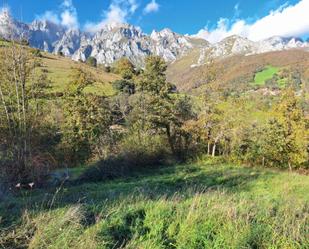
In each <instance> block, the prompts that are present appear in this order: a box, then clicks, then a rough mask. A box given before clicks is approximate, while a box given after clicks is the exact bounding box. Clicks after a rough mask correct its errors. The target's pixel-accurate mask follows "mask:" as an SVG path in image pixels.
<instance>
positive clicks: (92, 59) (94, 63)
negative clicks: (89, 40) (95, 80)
mask: <svg viewBox="0 0 309 249" xmlns="http://www.w3.org/2000/svg"><path fill="white" fill-rule="evenodd" d="M86 64H88V65H89V66H92V67H97V59H96V58H95V57H92V56H90V57H89V58H88V59H87V60H86Z"/></svg>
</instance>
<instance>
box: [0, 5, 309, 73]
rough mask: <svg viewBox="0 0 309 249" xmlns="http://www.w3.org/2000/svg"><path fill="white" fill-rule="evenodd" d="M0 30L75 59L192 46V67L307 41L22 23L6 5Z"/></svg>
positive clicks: (174, 52) (184, 50)
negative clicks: (194, 54)
mask: <svg viewBox="0 0 309 249" xmlns="http://www.w3.org/2000/svg"><path fill="white" fill-rule="evenodd" d="M0 36H1V37H2V38H5V39H17V38H19V39H20V38H23V39H27V40H28V41H29V44H30V46H32V47H35V48H38V49H41V50H44V51H46V52H51V53H54V54H59V53H62V54H63V55H65V56H66V57H70V58H72V59H73V60H75V61H85V60H87V58H89V57H90V56H92V57H95V58H96V59H97V61H98V63H99V64H105V65H111V64H113V63H114V62H115V61H117V60H118V59H120V58H122V57H127V58H128V59H130V60H131V61H132V62H133V63H134V64H135V65H137V66H142V65H143V62H144V58H145V57H146V56H148V55H158V56H161V57H162V58H163V59H164V60H165V61H167V62H168V63H172V62H174V61H176V60H178V59H180V58H182V57H183V56H184V55H187V54H188V53H189V52H190V51H192V50H194V49H195V50H198V51H199V56H198V59H197V60H196V61H195V62H194V63H192V65H191V67H196V66H201V65H203V64H207V63H208V62H209V61H211V60H213V59H217V58H226V57H229V56H233V55H246V56H247V55H252V54H261V53H266V52H272V51H282V50H288V49H303V50H307V51H309V41H303V40H302V39H300V38H296V37H289V38H285V37H278V36H276V37H270V38H268V39H266V40H262V41H258V42H253V41H250V40H249V39H247V38H243V37H241V36H237V35H233V36H230V37H227V38H225V39H223V40H221V41H220V42H218V43H213V44H212V43H210V42H208V41H206V40H203V39H201V38H196V37H193V36H188V35H181V34H178V33H175V32H173V31H172V30H170V29H168V28H165V29H163V30H161V31H155V30H154V31H152V33H151V34H150V35H148V34H145V33H143V31H142V30H141V29H140V28H138V27H135V26H133V25H130V24H126V23H115V24H108V25H105V26H104V27H102V29H101V30H100V31H98V32H96V33H94V34H90V33H87V32H83V31H81V30H78V29H67V28H65V27H63V26H61V25H58V24H55V23H52V22H50V21H47V20H34V21H33V22H32V23H31V24H26V23H22V22H20V21H17V20H15V19H14V18H13V17H12V16H11V15H10V13H9V12H8V11H2V13H0Z"/></svg>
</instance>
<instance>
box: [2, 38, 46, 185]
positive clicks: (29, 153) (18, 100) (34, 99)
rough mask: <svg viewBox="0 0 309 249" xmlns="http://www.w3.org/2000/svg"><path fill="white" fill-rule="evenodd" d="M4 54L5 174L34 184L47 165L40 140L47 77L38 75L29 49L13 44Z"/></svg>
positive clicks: (3, 132)
mask: <svg viewBox="0 0 309 249" xmlns="http://www.w3.org/2000/svg"><path fill="white" fill-rule="evenodd" d="M1 52H2V53H1V59H0V68H1V71H0V133H1V134H0V135H1V140H0V154H1V157H0V164H2V166H3V168H2V169H1V173H2V174H5V175H6V179H7V180H14V181H19V180H29V179H32V180H34V178H35V177H37V173H38V171H37V170H41V169H42V168H43V167H45V166H43V165H42V164H40V165H38V163H39V162H42V161H43V160H39V158H40V159H42V157H43V156H42V152H43V149H42V144H41V143H40V139H41V137H42V134H41V128H42V127H43V126H44V125H45V124H42V106H43V102H42V101H40V97H41V96H42V92H43V88H44V85H43V82H42V81H43V80H44V77H45V76H44V74H37V73H35V74H34V72H35V66H36V65H37V63H35V59H34V57H33V55H32V54H31V53H30V51H29V49H28V48H25V47H24V46H22V45H20V44H17V43H15V42H14V41H12V42H11V44H10V46H8V47H6V48H4V49H3V50H2V51H1ZM37 75H38V77H37ZM45 79H46V78H45ZM44 136H45V135H44ZM38 148H40V150H38ZM45 159H46V158H45ZM45 162H47V160H45Z"/></svg>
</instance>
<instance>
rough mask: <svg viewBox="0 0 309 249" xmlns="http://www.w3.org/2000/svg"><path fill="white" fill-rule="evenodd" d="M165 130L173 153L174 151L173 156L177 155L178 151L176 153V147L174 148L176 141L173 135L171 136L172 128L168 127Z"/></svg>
mask: <svg viewBox="0 0 309 249" xmlns="http://www.w3.org/2000/svg"><path fill="white" fill-rule="evenodd" d="M165 128H166V135H167V140H168V143H169V145H170V147H171V151H172V153H173V155H176V151H175V147H174V139H173V138H172V135H171V130H170V126H169V125H166V127H165Z"/></svg>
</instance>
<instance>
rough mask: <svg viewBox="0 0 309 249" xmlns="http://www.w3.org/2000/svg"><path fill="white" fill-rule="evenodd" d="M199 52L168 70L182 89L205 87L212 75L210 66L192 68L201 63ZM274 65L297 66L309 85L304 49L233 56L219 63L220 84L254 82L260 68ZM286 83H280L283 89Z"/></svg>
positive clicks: (171, 80)
mask: <svg viewBox="0 0 309 249" xmlns="http://www.w3.org/2000/svg"><path fill="white" fill-rule="evenodd" d="M198 52H199V51H197V50H193V51H192V52H191V53H189V54H188V55H187V56H184V57H182V58H181V59H179V60H177V61H176V62H174V63H172V64H170V65H169V67H168V71H167V76H168V80H169V81H170V82H172V83H174V84H176V85H177V87H178V89H180V90H183V91H190V90H192V89H194V88H196V87H200V86H202V85H203V84H205V78H207V77H206V76H207V75H208V72H207V65H203V66H200V67H195V68H191V67H190V66H191V65H192V64H196V63H197V61H198V58H199V57H198ZM267 65H272V66H273V67H278V68H289V67H294V66H296V67H297V68H299V69H300V70H301V71H302V72H303V78H304V80H306V81H308V82H309V69H308V66H309V52H305V51H300V50H288V51H279V52H270V53H264V54H258V55H250V56H231V57H227V58H225V59H222V60H219V61H215V66H216V67H217V68H218V71H219V72H218V75H217V81H218V82H221V83H227V82H230V81H236V82H239V81H241V80H245V81H247V82H248V83H250V82H251V81H252V80H253V77H254V75H255V72H256V70H257V69H258V68H261V67H265V66H267ZM284 84H285V82H280V86H283V85H284Z"/></svg>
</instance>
